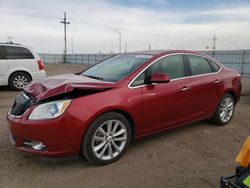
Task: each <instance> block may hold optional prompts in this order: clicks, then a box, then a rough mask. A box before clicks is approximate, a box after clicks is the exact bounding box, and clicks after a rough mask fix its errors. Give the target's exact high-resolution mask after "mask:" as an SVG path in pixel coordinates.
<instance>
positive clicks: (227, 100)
mask: <svg viewBox="0 0 250 188" xmlns="http://www.w3.org/2000/svg"><path fill="white" fill-rule="evenodd" d="M234 108H235V100H234V97H233V96H232V95H231V94H230V93H227V94H226V95H224V96H223V97H222V99H221V100H220V103H219V105H218V106H217V109H216V112H215V113H214V115H213V117H212V118H211V120H212V122H214V123H215V124H217V125H225V124H227V123H228V122H229V121H230V120H231V119H232V117H233V113H234Z"/></svg>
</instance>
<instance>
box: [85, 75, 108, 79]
mask: <svg viewBox="0 0 250 188" xmlns="http://www.w3.org/2000/svg"><path fill="white" fill-rule="evenodd" d="M82 76H86V77H89V78H94V79H97V80H103V78H102V77H98V76H92V75H82Z"/></svg>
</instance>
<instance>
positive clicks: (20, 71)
mask: <svg viewBox="0 0 250 188" xmlns="http://www.w3.org/2000/svg"><path fill="white" fill-rule="evenodd" d="M15 73H25V74H27V75H29V77H30V79H31V81H32V80H33V78H32V75H31V74H30V73H29V72H28V71H25V70H17V71H14V72H12V73H11V74H10V75H9V77H8V84H9V82H10V77H11V76H12V75H13V74H15Z"/></svg>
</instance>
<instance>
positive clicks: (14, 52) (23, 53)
mask: <svg viewBox="0 0 250 188" xmlns="http://www.w3.org/2000/svg"><path fill="white" fill-rule="evenodd" d="M4 49H5V55H6V59H34V56H33V55H32V53H31V52H30V51H29V50H28V49H26V48H23V47H14V46H5V47H4Z"/></svg>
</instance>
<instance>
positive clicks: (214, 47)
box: [212, 35, 217, 57]
mask: <svg viewBox="0 0 250 188" xmlns="http://www.w3.org/2000/svg"><path fill="white" fill-rule="evenodd" d="M212 40H213V42H214V43H213V57H214V56H215V49H216V45H215V41H216V40H217V38H216V37H215V35H214V38H213V39H212Z"/></svg>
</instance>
